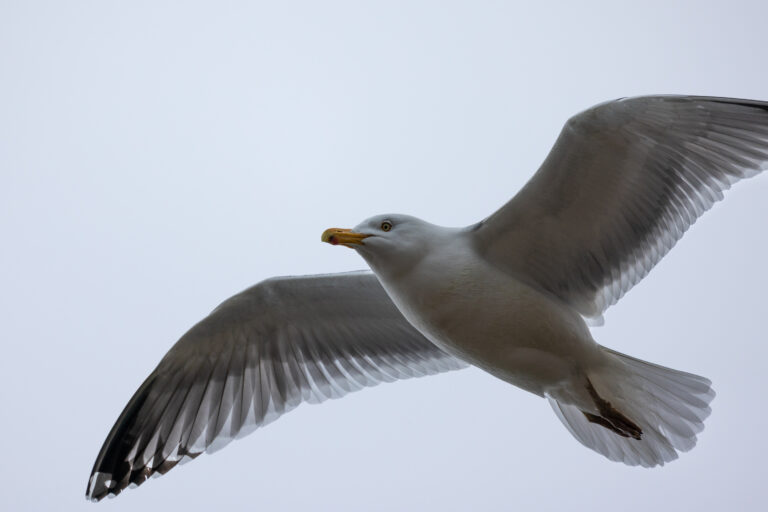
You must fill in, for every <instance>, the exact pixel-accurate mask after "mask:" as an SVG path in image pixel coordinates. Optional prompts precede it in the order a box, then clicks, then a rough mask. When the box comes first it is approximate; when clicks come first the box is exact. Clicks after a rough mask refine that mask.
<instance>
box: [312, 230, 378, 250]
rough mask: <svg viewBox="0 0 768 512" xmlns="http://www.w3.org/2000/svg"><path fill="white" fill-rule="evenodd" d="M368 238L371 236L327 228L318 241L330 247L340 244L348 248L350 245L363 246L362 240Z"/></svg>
mask: <svg viewBox="0 0 768 512" xmlns="http://www.w3.org/2000/svg"><path fill="white" fill-rule="evenodd" d="M369 236H371V235H364V234H362V233H355V232H354V231H352V230H351V229H341V228H329V229H326V230H325V231H323V236H321V237H320V240H322V241H323V242H327V243H329V244H331V245H339V244H341V245H343V246H346V247H349V246H350V245H363V239H364V238H368V237H369Z"/></svg>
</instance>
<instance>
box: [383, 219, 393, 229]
mask: <svg viewBox="0 0 768 512" xmlns="http://www.w3.org/2000/svg"><path fill="white" fill-rule="evenodd" d="M390 229H392V223H391V222H389V221H384V222H382V223H381V230H382V231H389V230H390Z"/></svg>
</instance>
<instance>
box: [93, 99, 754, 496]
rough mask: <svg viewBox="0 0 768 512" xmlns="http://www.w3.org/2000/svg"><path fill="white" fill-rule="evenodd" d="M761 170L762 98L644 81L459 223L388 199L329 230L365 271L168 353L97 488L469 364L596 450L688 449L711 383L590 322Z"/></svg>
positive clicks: (570, 127) (309, 289)
mask: <svg viewBox="0 0 768 512" xmlns="http://www.w3.org/2000/svg"><path fill="white" fill-rule="evenodd" d="M767 166H768V102H761V101H751V100H739V99H729V98H715V97H695V96H645V97H636V98H628V99H619V100H615V101H609V102H606V103H602V104H600V105H597V106H595V107H592V108H590V109H588V110H586V111H584V112H581V113H579V114H577V115H575V116H574V117H572V118H571V119H570V120H569V121H568V122H567V123H566V124H565V126H564V128H563V130H562V132H561V134H560V136H559V138H558V139H557V141H556V142H555V145H554V147H553V148H552V150H551V152H550V153H549V156H548V157H547V158H546V160H545V161H544V163H543V164H542V165H541V167H540V168H539V170H538V171H537V172H536V173H535V174H534V175H533V177H532V178H531V179H530V181H529V182H528V183H527V184H526V185H525V186H524V187H523V188H522V189H521V190H520V191H519V192H518V193H517V195H515V196H514V197H513V198H512V199H511V200H510V201H509V202H508V203H506V204H505V205H504V206H502V207H501V208H500V209H499V210H498V211H496V212H495V213H493V214H491V215H490V216H489V217H487V218H486V219H484V220H482V221H480V222H478V223H476V224H472V225H470V226H468V227H462V228H448V227H441V226H437V225H434V224H430V223H428V222H425V221H423V220H420V219H417V218H415V217H411V216H407V215H400V214H386V215H379V216H375V217H371V218H370V219H367V220H365V221H363V222H362V223H360V224H359V225H357V226H356V227H355V228H353V229H338V228H331V229H328V230H326V231H325V232H324V233H323V234H322V237H321V238H322V241H323V242H327V243H329V244H332V245H340V246H344V247H348V248H351V249H353V250H355V251H356V252H357V253H358V254H359V255H360V256H361V257H362V258H363V259H364V260H365V262H366V263H367V264H368V266H369V267H370V269H371V270H372V272H370V271H361V272H350V273H341V274H328V275H316V276H303V277H277V278H272V279H268V280H266V281H263V282H261V283H259V284H257V285H255V286H253V287H251V288H248V289H246V290H245V291H243V292H241V293H239V294H237V295H235V296H233V297H231V298H229V299H227V300H226V301H224V302H223V303H222V304H221V305H220V306H218V307H217V308H216V309H214V310H213V312H212V313H211V314H210V315H209V316H207V317H206V318H204V319H203V320H202V321H200V322H199V323H198V324H196V325H195V326H193V327H192V328H191V329H190V330H189V331H188V332H187V333H186V334H184V335H183V336H182V337H181V338H180V339H179V341H178V342H177V343H176V344H175V345H174V346H173V347H172V348H171V349H170V350H169V351H168V353H167V354H166V355H165V357H163V359H162V360H161V361H160V363H159V364H158V366H157V368H156V369H155V370H154V371H153V372H152V373H151V374H150V375H149V377H147V378H146V380H145V381H144V383H143V384H142V385H141V386H140V387H139V389H138V390H137V391H136V393H135V394H134V395H133V397H132V398H131V399H130V401H129V402H128V405H127V406H126V407H125V409H124V410H123V412H122V414H120V416H119V418H118V419H117V421H116V423H115V424H114V427H113V428H112V430H111V431H110V432H109V435H108V436H107V438H106V441H105V442H104V445H103V447H102V448H101V451H100V452H99V454H98V456H97V458H96V462H95V464H94V466H93V471H92V472H91V475H90V478H89V480H88V486H87V489H86V497H87V498H89V499H91V500H96V501H98V500H100V499H102V498H104V497H105V496H108V495H117V494H119V493H120V492H121V491H122V490H123V489H125V488H126V487H128V486H129V485H140V484H141V483H142V482H144V481H145V480H146V479H147V478H148V477H149V476H152V475H159V474H164V473H165V472H167V471H168V470H170V469H171V468H173V467H174V466H175V465H176V464H178V463H180V462H184V461H187V460H190V459H193V458H195V457H197V456H198V455H200V454H201V453H203V452H213V451H216V450H218V449H220V448H222V447H223V446H224V445H226V444H227V443H229V442H230V441H231V440H232V439H236V438H240V437H242V436H244V435H246V434H248V433H250V432H252V431H253V430H255V429H256V428H258V427H262V426H264V425H266V424H268V423H270V422H272V421H274V420H275V419H277V418H278V417H279V416H280V415H282V414H284V413H286V412H288V411H290V410H291V409H293V408H295V407H296V406H298V405H299V404H301V403H303V402H309V403H318V402H322V401H324V400H326V399H330V398H339V397H341V396H344V395H346V394H347V393H350V392H353V391H357V390H360V389H362V388H365V387H369V386H374V385H376V384H379V383H381V382H391V381H394V380H398V379H407V378H411V377H420V376H425V375H431V374H436V373H440V372H446V371H450V370H458V369H460V368H464V367H466V366H469V365H472V366H475V367H477V368H480V369H481V370H484V371H486V372H487V373H489V374H491V375H493V376H495V377H497V378H499V379H501V380H503V381H505V382H508V383H510V384H512V385H515V386H517V387H519V388H522V389H524V390H526V391H529V392H531V393H533V394H535V395H538V396H540V397H543V398H546V399H547V400H548V401H549V403H550V405H551V407H552V409H553V410H554V412H555V414H556V415H557V417H558V418H559V419H560V421H561V422H562V423H563V424H564V425H565V427H566V428H567V429H568V431H569V432H570V433H571V434H572V435H573V436H574V437H575V438H576V439H577V440H578V441H579V442H580V443H581V444H583V445H584V446H586V447H587V448H590V449H592V450H594V451H595V452H597V453H600V454H602V455H603V456H605V457H606V458H608V459H610V460H612V461H617V462H622V463H624V464H627V465H633V466H644V467H654V466H660V465H663V464H664V463H666V462H669V461H672V460H674V459H676V458H677V457H678V455H679V452H685V451H688V450H690V449H691V448H693V447H694V445H695V444H696V436H697V434H699V433H700V432H701V431H702V430H703V428H704V420H705V418H706V417H707V416H708V415H709V413H710V407H709V403H710V402H711V401H712V399H713V398H714V396H715V393H714V391H713V390H712V388H711V383H710V381H709V380H708V379H706V378H704V377H700V376H698V375H694V374H691V373H685V372H681V371H677V370H673V369H670V368H665V367H663V366H659V365H656V364H653V363H650V362H646V361H642V360H640V359H636V358H633V357H630V356H628V355H625V354H622V353H619V352H617V351H614V350H612V349H610V348H607V347H604V346H602V345H600V344H598V343H597V342H596V341H595V340H594V339H593V337H592V334H591V331H590V328H589V326H590V325H594V324H600V323H601V322H602V315H603V312H604V311H605V310H606V309H607V308H608V307H610V306H611V305H613V304H615V303H616V302H617V301H618V300H619V299H620V298H621V297H622V296H623V295H624V294H625V293H626V292H627V291H629V290H630V289H631V288H632V287H633V286H634V285H635V284H637V283H638V282H639V281H640V280H641V279H642V278H643V277H645V275H646V274H648V272H650V270H651V269H652V268H653V267H654V265H656V263H658V262H659V260H660V259H661V258H662V257H664V255H665V254H666V253H667V252H668V251H669V250H670V249H671V248H672V247H673V246H674V244H675V243H676V242H677V241H678V240H679V239H680V238H681V237H682V236H683V233H684V232H685V231H686V230H687V229H688V228H689V227H690V226H691V225H692V224H693V223H694V222H695V221H696V219H697V218H698V217H700V216H701V215H702V214H703V213H704V212H705V211H706V210H708V209H709V208H710V207H711V206H712V205H713V204H714V203H715V202H717V201H719V200H720V199H722V198H723V192H724V191H725V190H727V189H728V188H729V187H730V186H731V185H732V184H734V183H735V182H736V181H738V180H740V179H743V178H748V177H751V176H754V175H756V174H758V173H759V172H760V171H762V170H764V169H765V168H766V167H767Z"/></svg>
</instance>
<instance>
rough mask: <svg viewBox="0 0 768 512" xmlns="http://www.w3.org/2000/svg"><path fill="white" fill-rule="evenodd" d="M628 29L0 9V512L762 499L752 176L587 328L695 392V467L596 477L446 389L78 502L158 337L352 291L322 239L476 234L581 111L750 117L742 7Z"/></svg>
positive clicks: (764, 313)
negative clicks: (270, 285) (726, 99)
mask: <svg viewBox="0 0 768 512" xmlns="http://www.w3.org/2000/svg"><path fill="white" fill-rule="evenodd" d="M632 4H633V7H622V6H620V5H619V4H618V2H605V3H604V4H602V3H596V2H586V1H580V2H563V3H552V2H521V3H519V4H515V3H514V2H480V1H471V2H464V3H455V2H417V1H413V0H410V1H405V2H393V1H386V2H327V1H326V2H288V1H284V2H230V1H217V2H206V3H201V2H188V1H185V2H181V1H180V2H161V1H158V0H152V1H147V2H139V1H133V2H110V1H92V2H78V1H70V2H59V1H55V2H36V1H30V0H23V1H21V0H20V1H10V0H4V1H2V3H0V73H1V74H2V76H1V77H0V177H1V180H0V236H1V239H0V240H1V241H0V322H1V324H2V330H3V334H2V348H3V354H2V357H0V379H2V381H1V383H2V385H1V386H0V404H2V417H1V418H2V421H0V436H2V440H3V447H2V452H3V453H2V458H1V459H0V509H2V510H8V511H10V510H13V511H21V510H58V511H72V510H91V511H93V510H97V509H99V510H105V511H107V510H111V511H118V510H138V509H143V510H182V511H193V510H209V511H210V510H269V511H292V510H332V511H365V510H372V511H383V510H398V511H400V510H448V511H454V510H456V511H459V510H590V511H591V512H593V511H600V510H611V511H615V510H628V511H630V510H637V511H647V510H671V509H672V507H675V506H676V507H680V509H684V510H724V509H731V510H747V509H750V508H751V509H755V508H757V507H758V506H759V504H763V505H764V503H765V500H766V498H768V487H766V485H765V474H766V470H765V465H764V461H765V460H766V458H767V457H768V445H767V443H766V440H765V432H766V431H768V414H767V413H766V411H765V404H766V398H765V393H766V391H767V390H768V386H766V383H765V374H766V362H765V358H766V356H768V349H766V333H765V329H764V325H765V321H766V318H768V306H767V304H768V302H767V301H766V294H765V290H766V288H768V267H767V266H766V264H765V262H766V261H768V229H766V225H767V224H768V175H762V176H759V177H757V178H755V179H753V180H750V181H747V182H742V183H739V184H738V185H737V186H736V187H735V188H734V190H733V191H732V192H730V193H728V194H727V197H726V200H725V201H724V202H723V203H721V204H718V205H716V206H715V207H714V209H713V210H712V211H711V212H709V213H708V214H707V215H705V217H704V218H703V219H702V220H700V221H699V222H698V223H697V224H696V225H695V226H694V227H693V228H692V229H691V231H690V232H689V233H688V234H687V235H686V236H685V238H684V239H683V240H682V241H681V242H680V243H679V244H678V246H677V247H676V248H675V249H674V250H673V251H672V252H671V253H670V254H669V255H668V256H667V257H666V258H665V259H664V260H663V261H662V262H661V263H660V264H659V265H658V266H657V267H656V269H655V270H654V271H653V272H652V273H651V274H650V275H649V276H648V277H647V278H646V279H645V280H644V281H643V282H642V283H641V284H640V285H638V286H637V287H636V288H635V289H633V290H632V291H631V292H630V293H629V294H628V295H627V296H626V297H625V298H624V299H622V300H621V302H620V303H619V304H618V305H616V306H614V307H613V308H611V309H610V310H609V311H608V313H607V315H606V325H605V326H604V327H602V328H597V329H595V330H594V331H593V335H594V337H595V338H596V339H597V340H598V341H599V342H600V343H602V344H605V345H607V346H609V347H612V348H615V349H617V350H620V351H622V352H626V353H628V354H631V355H633V356H637V357H641V358H643V359H647V360H650V361H653V362H656V363H659V364H663V365H666V366H671V367H674V368H677V369H681V370H686V371H691V372H695V373H699V374H701V375H705V376H707V377H709V378H711V379H712V380H713V381H714V387H715V389H716V390H717V392H718V396H717V398H716V399H715V401H714V403H713V414H712V416H711V417H710V419H709V420H708V422H707V428H706V430H705V431H704V433H703V434H702V435H701V436H700V440H699V444H698V446H697V447H696V448H695V449H694V450H693V451H692V452H690V453H687V454H684V455H683V456H682V457H681V458H680V459H679V460H677V461H675V462H673V463H671V464H669V465H668V466H665V467H664V468H656V469H653V470H645V469H638V468H630V467H626V466H623V465H619V464H616V463H612V462H609V461H608V460H606V459H604V458H603V457H601V456H599V455H597V454H596V453H594V452H592V451H590V450H588V449H586V448H584V447H582V446H581V445H580V444H579V443H578V442H576V441H575V440H574V439H573V438H572V436H571V435H570V434H569V433H568V432H567V431H566V429H565V428H564V427H563V426H562V425H561V424H560V422H559V421H558V420H557V418H556V417H555V415H554V414H553V413H552V412H551V410H550V408H549V406H548V405H547V403H546V402H545V401H544V400H542V399H539V398H537V397H535V396H533V395H530V394H527V393H525V392H522V391H520V390H518V389H516V388H514V387H512V386H510V385H508V384H505V383H503V382H501V381H499V380H497V379H495V378H493V377H491V376H489V375H487V374H485V373H483V372H482V371H480V370H477V369H469V370H464V371H461V372H455V373H452V374H446V375H439V376H435V377H430V378H426V379H421V380H410V381H405V382H397V383H393V384H387V385H382V386H379V387H376V388H373V389H367V390H363V391H361V392H359V393H356V394H353V395H350V396H348V397H346V398H344V399H342V400H338V401H333V402H330V403H325V404H323V405H320V406H306V405H305V406H302V407H300V408H299V409H297V410H296V411H294V412H292V413H290V414H288V415H286V416H285V417H283V418H281V419H280V420H279V421H277V422H275V423H273V424H271V425H269V426H268V427H267V428H265V429H263V430H258V431H256V432H255V433H254V434H252V435H251V436H249V437H248V438H246V439H244V440H241V441H238V442H235V443H233V444H231V445H229V446H228V447H227V448H226V449H224V450H223V451H221V452H218V453H216V454H215V455H213V456H203V457H200V458H198V459H196V460H195V461H194V462H192V463H190V464H188V465H185V466H183V467H180V468H177V469H174V470H173V471H171V472H170V473H168V474H167V475H165V476H163V477H162V478H160V479H158V480H152V481H150V482H147V483H146V484H144V485H143V486H141V487H140V488H138V489H134V490H129V491H126V492H125V493H123V494H122V495H120V496H119V497H118V498H117V499H115V500H110V501H104V502H102V503H99V504H97V505H94V504H90V503H87V502H86V501H85V499H84V491H85V487H86V483H87V479H88V475H89V471H90V469H91V466H92V464H93V461H94V459H95V457H96V454H97V452H98V450H99V448H100V447H101V444H102V442H103V441H104V438H105V437H106V435H107V433H108V431H109V429H110V427H111V426H112V424H113V422H114V421H115V419H116V418H117V416H118V414H119V413H120V411H121V410H122V408H123V406H124V405H125V404H126V402H127V400H128V399H129V398H130V396H131V395H132V394H133V392H134V390H135V389H136V388H137V387H138V385H139V384H140V383H141V382H142V380H143V379H144V377H145V376H146V375H147V374H148V373H149V372H150V371H151V370H152V368H154V366H155V365H156V364H157V362H158V361H159V360H160V358H161V357H162V355H163V354H164V353H165V351H166V350H167V349H168V348H169V347H170V346H171V345H172V344H173V342H174V341H175V340H176V339H177V338H178V337H179V336H180V335H181V334H182V333H183V332H184V331H186V329H187V328H188V327H190V326H191V325H192V324H193V323H195V322H196V321H197V320H199V319H200V318H202V317H203V316H205V315H206V314H207V313H208V312H209V311H210V310H211V309H212V308H213V307H215V306H216V305H217V304H218V303H219V302H221V301H222V300H223V299H225V298H227V297H228V296H230V295H232V294H233V293H235V292H238V291H239V290H241V289H243V288H245V287H247V286H249V285H251V284H253V283H255V282H258V281H260V280H262V279H265V278H267V277H270V276H275V275H286V274H311V273H321V272H335V271H345V270H354V269H360V268H364V267H365V263H364V262H363V261H362V259H360V258H359V257H358V256H357V255H356V254H355V253H354V252H353V251H347V250H342V249H339V248H333V247H331V246H329V245H326V244H321V243H320V233H321V232H322V231H323V229H325V228H327V227H330V226H353V225H355V224H357V223H358V222H359V221H361V220H362V219H364V218H366V217H368V216H370V215H373V214H377V213H384V212H403V213H410V214H414V215H417V216H420V217H423V218H425V219H427V220H429V221H431V222H434V223H437V224H443V225H467V224H470V223H473V222H476V221H478V220H480V219H481V218H483V217H485V216H486V215H488V214H490V213H491V212H493V211H494V210H495V209H496V208H498V207H499V206H500V205H501V204H502V203H504V202H505V201H506V200H507V199H508V198H509V197H511V195H512V194H514V193H515V191H516V190H517V189H518V188H519V187H520V186H521V185H522V184H523V183H524V182H525V181H526V180H527V179H528V178H529V176H530V175H531V174H532V173H533V172H534V171H535V170H536V168H537V167H538V165H539V164H540V163H541V161H542V160H543V159H544V157H545V156H546V154H547V151H548V150H549V148H550V147H551V145H552V143H553V141H554V139H555V137H556V136H557V134H558V132H559V130H560V128H561V126H562V124H563V123H564V122H565V121H566V119H567V118H568V117H569V116H570V115H572V114H574V113H576V112H578V111H580V110H583V109H585V108H587V107H589V106H590V105H592V104H594V103H597V102H601V101H604V100H608V99H612V98H616V97H620V96H631V95H638V94H649V93H686V94H706V95H721V96H734V97H743V98H753V99H761V100H768V66H766V65H765V60H766V56H765V54H766V51H765V50H766V44H767V43H766V25H765V20H766V19H768V7H766V4H765V2H761V1H755V2H737V1H733V0H731V1H728V2H714V1H712V2H703V1H697V2H669V1H664V2H647V1H646V2H633V3H632ZM670 4H673V5H670ZM161 507H162V508H161Z"/></svg>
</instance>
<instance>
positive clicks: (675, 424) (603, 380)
mask: <svg viewBox="0 0 768 512" xmlns="http://www.w3.org/2000/svg"><path fill="white" fill-rule="evenodd" d="M601 348H602V350H603V351H604V352H605V355H606V356H607V358H608V360H609V364H608V365H607V366H606V367H605V368H603V369H600V370H599V371H596V372H592V373H589V375H588V377H589V381H588V382H589V386H590V388H591V391H590V392H593V393H596V395H599V396H596V398H597V400H598V401H599V400H600V399H602V400H603V405H605V406H606V407H607V408H608V409H611V410H612V411H613V413H614V414H616V416H615V418H618V423H617V420H616V419H613V420H611V419H604V418H601V417H599V416H597V415H594V414H589V413H588V412H586V413H585V412H584V411H582V410H581V409H580V408H579V407H577V406H575V405H569V404H564V403H561V402H558V401H557V400H555V399H554V398H551V397H549V403H550V405H551V406H552V409H553V410H554V411H555V414H557V417H558V418H560V421H562V422H563V424H564V425H565V426H566V427H567V428H568V430H569V431H570V432H571V434H573V436H574V437H575V438H576V439H578V440H579V442H581V444H583V445H584V446H586V447H587V448H591V449H592V450H595V451H596V452H598V453H601V454H603V455H605V456H606V457H608V458H609V459H610V460H613V461H617V462H623V463H624V464H628V465H630V466H638V465H639V466H644V467H653V466H657V465H664V463H665V462H669V461H671V460H674V459H676V458H677V457H678V453H677V452H679V451H680V452H687V451H688V450H690V449H691V448H693V447H694V446H695V445H696V434H698V433H699V432H701V431H702V430H704V419H705V418H706V417H707V416H709V413H710V411H711V409H710V408H709V403H710V402H711V401H712V399H713V398H714V397H715V392H714V391H713V390H712V388H711V387H710V384H711V382H710V381H709V380H708V379H705V378H704V377H700V376H698V375H693V374H691V373H685V372H680V371H677V370H672V369H670V368H665V367H663V366H658V365H655V364H651V363H648V362H645V361H641V360H640V359H635V358H633V357H629V356H626V355H624V354H620V353H618V352H614V351H613V350H610V349H607V348H605V347H601ZM627 420H629V422H628V423H627ZM612 423H613V424H617V425H618V427H613V425H612ZM626 425H629V427H628V428H629V430H627V427H626ZM637 427H639V429H640V430H641V434H640V435H637V434H636V433H634V432H633V429H634V428H637Z"/></svg>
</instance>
